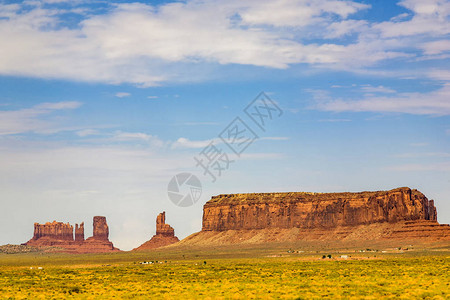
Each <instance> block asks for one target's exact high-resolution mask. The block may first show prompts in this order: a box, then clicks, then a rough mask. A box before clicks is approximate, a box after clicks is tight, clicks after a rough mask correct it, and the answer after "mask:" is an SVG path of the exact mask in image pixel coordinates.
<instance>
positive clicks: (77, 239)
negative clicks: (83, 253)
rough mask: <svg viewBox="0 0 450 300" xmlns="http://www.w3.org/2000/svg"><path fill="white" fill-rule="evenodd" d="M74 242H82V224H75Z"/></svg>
mask: <svg viewBox="0 0 450 300" xmlns="http://www.w3.org/2000/svg"><path fill="white" fill-rule="evenodd" d="M75 242H84V222H82V223H81V224H80V225H79V226H78V224H75Z"/></svg>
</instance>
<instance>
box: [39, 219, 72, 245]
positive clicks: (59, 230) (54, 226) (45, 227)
mask: <svg viewBox="0 0 450 300" xmlns="http://www.w3.org/2000/svg"><path fill="white" fill-rule="evenodd" d="M43 237H46V238H48V239H54V240H60V241H73V226H72V225H70V224H69V223H63V222H56V221H53V222H52V223H50V222H47V223H45V224H39V223H34V234H33V239H34V240H37V239H40V238H43Z"/></svg>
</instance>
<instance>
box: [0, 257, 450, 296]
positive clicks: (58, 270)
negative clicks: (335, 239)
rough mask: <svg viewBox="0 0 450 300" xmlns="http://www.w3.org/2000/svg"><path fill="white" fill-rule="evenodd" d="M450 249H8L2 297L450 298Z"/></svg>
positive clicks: (0, 276)
mask: <svg viewBox="0 0 450 300" xmlns="http://www.w3.org/2000/svg"><path fill="white" fill-rule="evenodd" d="M449 254H450V253H449V252H448V251H444V252H441V253H434V254H423V253H418V254H414V255H406V256H401V255H381V254H378V255H377V256H373V257H372V258H371V259H367V258H366V259H362V258H363V257H362V256H361V257H360V256H357V255H354V254H353V255H352V254H350V255H349V256H348V255H345V257H346V258H347V257H349V258H348V259H334V258H333V257H332V258H331V259H330V258H327V257H326V258H325V259H323V258H322V257H323V255H322V254H305V255H289V256H287V255H286V256H281V257H280V256H276V255H275V257H267V256H257V257H253V258H252V257H248V256H247V257H230V256H224V257H223V258H221V257H220V254H216V255H210V256H208V255H203V256H202V252H201V251H199V252H198V253H197V254H195V255H191V256H190V257H187V258H186V257H183V256H182V255H181V254H177V255H172V256H170V255H167V258H168V259H167V260H164V252H158V253H155V254H154V253H152V252H148V253H140V254H135V253H119V254H108V255H65V254H27V255H18V256H15V255H0V298H1V299H52V298H54V299H60V298H79V299H103V298H121V299H127V298H128V299H132V298H164V299H188V298H189V299H193V298H196V299H198V298H204V299H245V298H250V299H251V298H287V299H315V298H329V299H336V298H344V299H352V298H354V299H358V298H365V299H379V298H383V299H384V298H386V299H411V298H419V299H450V286H449V282H450V277H449V276H450V275H449V274H450V256H449ZM145 258H146V259H147V260H144V259H145ZM154 258H158V261H157V260H156V259H154ZM369 258H370V257H369ZM151 259H154V260H153V261H152V260H151Z"/></svg>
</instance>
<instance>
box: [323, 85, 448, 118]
mask: <svg viewBox="0 0 450 300" xmlns="http://www.w3.org/2000/svg"><path fill="white" fill-rule="evenodd" d="M315 93H316V94H315V95H314V98H315V100H316V108H318V109H320V110H325V111H334V112H344V111H352V112H398V113H409V114H419V115H450V101H449V99H450V84H446V85H444V86H443V87H442V88H440V89H438V90H435V91H432V92H427V93H418V92H416V93H397V94H395V95H392V96H390V97H387V96H380V97H378V96H366V97H363V98H362V99H361V100H344V99H333V98H332V97H331V96H330V95H329V94H328V93H326V92H325V93H320V92H317V91H316V92H315Z"/></svg>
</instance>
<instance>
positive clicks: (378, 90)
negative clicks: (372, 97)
mask: <svg viewBox="0 0 450 300" xmlns="http://www.w3.org/2000/svg"><path fill="white" fill-rule="evenodd" d="M361 89H362V90H363V91H364V92H368V93H387V94H390V93H395V92H396V91H395V90H393V89H390V88H387V87H384V86H382V85H379V86H371V85H368V86H363V87H362V88H361Z"/></svg>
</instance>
